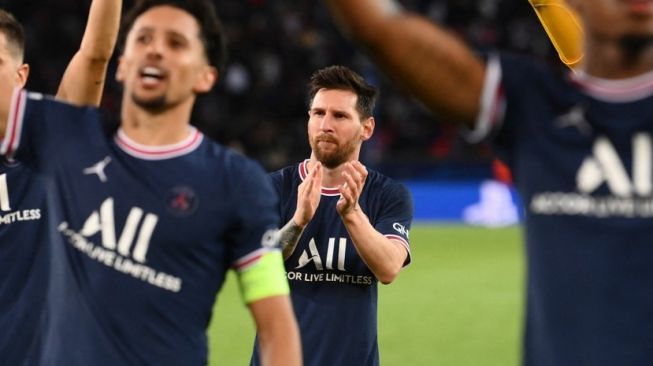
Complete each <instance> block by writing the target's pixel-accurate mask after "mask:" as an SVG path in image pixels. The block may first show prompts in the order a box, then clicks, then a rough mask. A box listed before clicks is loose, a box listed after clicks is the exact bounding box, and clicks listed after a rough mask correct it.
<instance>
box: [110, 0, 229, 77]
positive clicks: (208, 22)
mask: <svg viewBox="0 0 653 366" xmlns="http://www.w3.org/2000/svg"><path fill="white" fill-rule="evenodd" d="M162 5H168V6H172V7H174V8H177V9H181V10H183V11H185V12H187V13H189V14H190V15H192V16H193V18H195V20H197V23H198V24H199V27H200V35H199V37H200V40H201V41H202V44H203V45H204V52H205V53H206V58H207V59H208V61H209V64H210V65H211V66H213V67H215V68H216V69H218V72H220V71H222V69H223V67H224V64H225V61H226V41H225V37H224V30H223V27H222V23H221V22H220V18H219V17H218V14H217V12H216V10H215V7H214V6H213V3H212V2H211V1H209V0H137V1H136V3H135V4H134V6H133V7H132V8H131V9H130V10H129V11H128V12H127V14H125V17H124V20H123V23H122V25H121V29H120V39H119V45H120V49H121V50H124V46H125V41H126V39H127V34H128V33H129V31H130V30H131V28H132V27H133V26H134V22H135V21H136V19H137V18H138V17H139V16H141V14H143V13H145V12H146V11H148V10H149V9H151V8H153V7H156V6H162Z"/></svg>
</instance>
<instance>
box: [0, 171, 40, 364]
mask: <svg viewBox="0 0 653 366" xmlns="http://www.w3.org/2000/svg"><path fill="white" fill-rule="evenodd" d="M44 205H45V188H44V187H43V180H42V177H41V176H39V175H37V174H34V172H33V170H32V169H30V168H29V167H28V166H26V165H24V164H21V163H19V162H17V161H12V160H9V159H4V158H0V329H1V330H2V331H0V360H1V361H0V364H7V365H21V364H25V363H29V362H30V361H28V359H31V358H32V357H34V356H35V352H36V346H37V343H36V342H37V340H38V334H39V331H40V324H39V320H40V317H41V314H42V310H43V307H44V304H45V292H46V284H47V275H48V269H47V264H48V261H47V259H46V250H47V248H46V239H47V234H46V222H45V212H44Z"/></svg>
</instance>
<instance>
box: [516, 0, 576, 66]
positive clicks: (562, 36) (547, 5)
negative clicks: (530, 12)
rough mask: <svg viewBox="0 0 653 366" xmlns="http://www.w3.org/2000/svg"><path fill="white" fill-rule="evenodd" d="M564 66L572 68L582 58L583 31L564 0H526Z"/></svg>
mask: <svg viewBox="0 0 653 366" xmlns="http://www.w3.org/2000/svg"><path fill="white" fill-rule="evenodd" d="M528 1H529V2H530V3H531V5H532V6H533V9H535V13H536V14H537V17H538V18H539V19H540V22H541V23H542V26H544V30H546V33H547V34H548V35H549V38H550V39H551V42H553V46H554V47H555V49H556V50H557V51H558V55H559V56H560V59H561V60H562V62H564V63H565V65H567V66H569V67H571V68H573V67H575V66H576V65H578V64H579V63H580V61H581V59H582V58H583V50H582V41H583V40H582V38H583V29H582V28H581V25H580V22H579V21H578V17H577V15H576V13H575V12H574V11H573V10H572V9H571V8H570V7H569V6H568V5H567V4H566V3H565V1H564V0H528Z"/></svg>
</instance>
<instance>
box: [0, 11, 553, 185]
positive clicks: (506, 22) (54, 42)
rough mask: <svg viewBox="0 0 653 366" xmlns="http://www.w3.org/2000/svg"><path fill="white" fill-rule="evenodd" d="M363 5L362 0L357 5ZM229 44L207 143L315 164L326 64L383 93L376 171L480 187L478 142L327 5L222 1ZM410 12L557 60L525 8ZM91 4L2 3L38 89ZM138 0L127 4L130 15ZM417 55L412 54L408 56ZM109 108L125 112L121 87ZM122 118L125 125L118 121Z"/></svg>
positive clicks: (49, 88) (368, 155) (205, 105)
mask: <svg viewBox="0 0 653 366" xmlns="http://www.w3.org/2000/svg"><path fill="white" fill-rule="evenodd" d="M352 1H355V0H352ZM215 3H216V5H217V9H218V12H219V15H220V16H221V18H222V20H223V22H224V26H225V30H226V33H227V36H228V63H227V67H226V69H225V70H224V71H223V72H222V74H221V80H220V82H219V84H218V86H217V87H216V88H215V90H214V91H213V92H212V93H211V94H210V95H207V96H204V97H202V98H201V99H200V101H199V102H198V103H197V107H196V110H195V111H194V116H193V120H194V123H195V124H196V125H197V126H199V127H200V128H201V129H202V130H203V131H204V132H205V133H206V134H207V135H209V136H211V137H213V138H214V139H216V140H218V141H220V142H222V143H225V144H228V145H230V146H232V147H234V148H237V149H239V150H241V151H243V152H244V153H246V154H248V155H249V156H251V157H254V158H256V159H258V160H259V161H260V162H261V163H262V164H263V165H264V166H265V167H266V168H267V169H269V170H272V169H277V168H279V167H281V166H284V165H287V164H289V163H292V162H295V161H298V160H301V159H304V158H306V157H308V154H309V148H308V144H307V141H306V124H305V123H306V120H307V101H306V83H307V81H308V79H309V77H310V75H311V73H312V72H313V71H315V70H316V69H318V68H321V67H324V66H328V65H332V64H344V65H347V66H349V67H352V68H353V69H355V70H356V71H358V72H359V73H361V74H362V75H363V76H364V77H365V78H366V79H367V80H368V81H370V82H371V83H373V84H375V85H377V86H378V87H379V88H380V98H379V102H378V104H377V108H376V111H375V118H376V121H377V129H376V132H375V135H374V137H373V139H372V140H371V141H370V142H368V143H366V144H364V145H363V146H364V150H363V156H362V160H363V162H365V163H366V164H367V165H368V166H371V167H374V168H376V169H379V170H381V171H383V172H385V173H386V174H389V175H391V176H395V177H398V178H417V179H419V178H434V177H435V178H443V179H477V178H483V177H484V176H486V175H489V174H490V173H489V172H490V168H489V167H490V163H489V162H490V161H491V153H490V150H489V147H488V146H487V145H484V144H480V145H475V146H471V145H469V144H467V143H465V142H464V140H463V139H462V138H460V137H459V135H458V131H457V129H456V128H455V127H452V126H449V125H447V124H443V123H435V121H436V119H435V118H434V117H433V116H432V115H430V114H429V113H428V112H427V111H426V110H425V109H424V108H422V107H421V106H420V105H419V104H418V103H416V102H415V101H413V100H411V99H410V98H409V97H407V96H406V95H405V94H403V93H402V92H401V91H400V90H398V89H397V88H396V87H394V86H393V85H391V84H390V82H389V80H388V79H387V78H386V77H385V76H384V75H383V74H382V73H380V72H379V71H378V70H377V69H376V68H375V67H374V66H373V65H372V64H371V63H370V62H368V60H367V59H366V57H365V56H364V54H362V53H361V52H359V51H358V50H357V49H356V48H355V47H354V46H353V45H351V44H350V43H349V42H348V41H346V40H345V39H344V38H343V37H342V36H341V35H340V34H339V33H338V31H337V29H336V28H335V26H334V25H333V23H332V20H331V19H330V17H329V15H328V12H327V11H326V9H325V8H324V5H323V3H322V2H321V1H316V0H308V1H297V0H235V1H234V0H215ZM401 3H402V4H403V5H404V6H405V7H406V8H408V9H412V10H414V11H417V12H420V13H422V14H426V15H427V16H428V17H430V18H432V19H434V20H436V21H438V22H441V23H444V24H447V25H448V26H449V27H451V29H452V30H453V31H454V32H456V33H457V34H458V35H459V36H460V37H461V38H463V39H465V40H466V41H467V42H470V43H471V44H473V45H474V46H476V48H477V49H478V50H479V52H484V51H487V50H490V49H492V48H495V47H498V48H501V49H505V50H511V51H515V52H528V53H532V54H535V55H537V56H539V57H543V58H549V59H551V60H553V59H555V57H556V56H555V52H554V50H553V48H552V46H551V45H550V42H549V40H548V38H547V37H546V34H545V33H544V31H543V30H542V28H541V26H540V24H539V22H538V20H537V17H536V16H535V14H534V12H533V11H532V9H531V8H530V5H529V4H528V1H526V0H448V1H444V0H404V1H401ZM89 4H90V0H50V1H42V0H40V1H39V0H0V7H2V8H4V9H7V10H9V11H10V12H12V13H13V14H14V15H15V16H16V17H17V18H18V19H19V20H20V21H21V22H22V23H23V24H24V25H25V28H26V33H27V37H28V41H27V54H26V61H27V62H28V63H29V64H30V65H31V67H32V71H31V76H30V79H29V82H28V88H29V89H31V90H35V91H42V92H46V93H54V92H56V88H57V83H58V81H59V79H60V78H61V75H62V73H63V71H64V68H65V66H66V64H67V63H68V61H69V58H70V57H71V56H72V55H73V53H74V52H75V50H76V49H77V47H78V46H79V42H80V39H81V35H82V34H83V31H84V25H85V20H86V15H87V11H88V6H89ZM131 4H132V1H127V0H125V8H128V7H129V6H130V5H131ZM406 57H410V55H406ZM114 69H115V62H113V63H112V66H111V69H110V70H109V80H110V82H109V83H108V84H107V88H106V91H105V95H104V99H103V105H104V107H106V108H107V109H108V110H110V111H115V110H117V109H118V108H119V104H120V100H119V95H120V89H119V88H120V86H119V85H118V84H117V83H115V82H114V81H113V71H114ZM113 115H115V118H116V119H117V118H118V116H117V114H115V113H114V114H113Z"/></svg>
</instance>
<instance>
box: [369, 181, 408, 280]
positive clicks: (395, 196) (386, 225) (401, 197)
mask: <svg viewBox="0 0 653 366" xmlns="http://www.w3.org/2000/svg"><path fill="white" fill-rule="evenodd" d="M380 200H381V202H383V203H384V204H383V205H382V206H381V209H380V214H379V216H378V218H377V219H376V220H375V222H374V228H375V229H376V230H377V231H378V232H379V233H381V234H383V235H384V236H385V237H386V238H388V239H392V240H396V241H398V242H400V243H401V244H402V245H403V246H404V247H405V248H406V251H407V252H408V255H407V256H406V261H405V262H404V267H405V266H407V265H408V264H410V262H411V259H412V258H411V253H410V238H409V233H410V226H411V222H412V220H413V197H412V195H411V194H410V192H409V191H408V189H407V188H406V187H404V186H403V185H402V184H399V183H394V184H391V185H388V186H387V187H386V188H385V190H384V191H383V193H382V195H381V197H380Z"/></svg>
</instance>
